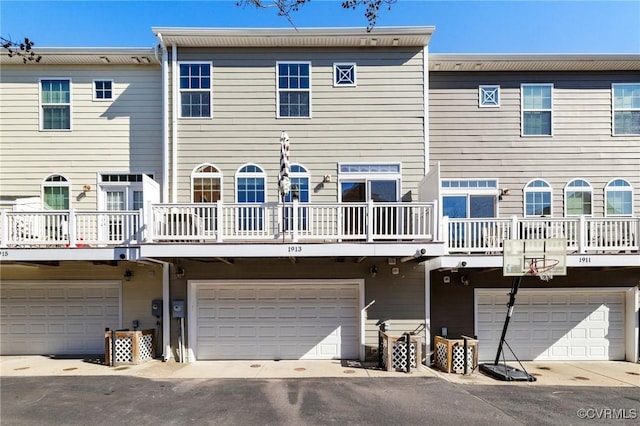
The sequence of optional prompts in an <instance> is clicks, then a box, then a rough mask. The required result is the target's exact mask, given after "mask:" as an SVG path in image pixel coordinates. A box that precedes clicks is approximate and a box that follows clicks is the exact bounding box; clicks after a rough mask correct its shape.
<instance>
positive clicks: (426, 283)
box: [422, 262, 431, 366]
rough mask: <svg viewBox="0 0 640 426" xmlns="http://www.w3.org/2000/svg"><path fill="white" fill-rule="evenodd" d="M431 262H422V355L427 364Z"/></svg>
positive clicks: (429, 333)
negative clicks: (423, 347)
mask: <svg viewBox="0 0 640 426" xmlns="http://www.w3.org/2000/svg"><path fill="white" fill-rule="evenodd" d="M430 266H431V263H430V262H423V263H422V267H423V270H424V343H425V351H424V355H425V358H426V360H427V362H426V365H427V366H428V365H429V359H430V357H431V267H430Z"/></svg>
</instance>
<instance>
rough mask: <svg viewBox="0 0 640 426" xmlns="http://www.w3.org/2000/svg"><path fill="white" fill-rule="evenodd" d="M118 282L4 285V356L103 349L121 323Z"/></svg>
mask: <svg viewBox="0 0 640 426" xmlns="http://www.w3.org/2000/svg"><path fill="white" fill-rule="evenodd" d="M120 286H121V284H120V281H83V282H79V281H35V282H32V281H15V282H3V283H2V286H0V295H1V297H0V300H1V305H0V354H2V355H67V354H99V353H104V330H105V328H111V329H117V328H119V327H120Z"/></svg>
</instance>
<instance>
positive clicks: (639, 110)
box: [611, 83, 640, 135]
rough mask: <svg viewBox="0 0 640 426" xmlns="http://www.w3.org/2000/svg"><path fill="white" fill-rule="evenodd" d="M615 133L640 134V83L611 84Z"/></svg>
mask: <svg viewBox="0 0 640 426" xmlns="http://www.w3.org/2000/svg"><path fill="white" fill-rule="evenodd" d="M611 91H612V92H613V134H614V135H640V83H617V84H612V85H611Z"/></svg>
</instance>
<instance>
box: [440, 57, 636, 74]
mask: <svg viewBox="0 0 640 426" xmlns="http://www.w3.org/2000/svg"><path fill="white" fill-rule="evenodd" d="M429 70H430V71H431V72H438V71H445V72H452V71H453V72H456V71H458V72H459V71H462V72H478V71H484V72H486V71H509V72H514V71H519V72H538V71H640V55H636V54H552V55H549V54H547V55H545V54H530V55H521V54H501V55H491V54H432V55H429Z"/></svg>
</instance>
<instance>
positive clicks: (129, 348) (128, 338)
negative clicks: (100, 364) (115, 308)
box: [104, 330, 156, 366]
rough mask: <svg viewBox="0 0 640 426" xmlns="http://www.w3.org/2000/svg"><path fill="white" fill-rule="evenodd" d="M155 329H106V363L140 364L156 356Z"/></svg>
mask: <svg viewBox="0 0 640 426" xmlns="http://www.w3.org/2000/svg"><path fill="white" fill-rule="evenodd" d="M155 347H156V345H155V330H136V331H128V330H121V331H106V332H105V357H104V358H105V364H106V365H112V366H115V365H123V364H140V363H142V362H145V361H148V360H150V359H153V358H155V355H156V351H155Z"/></svg>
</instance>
